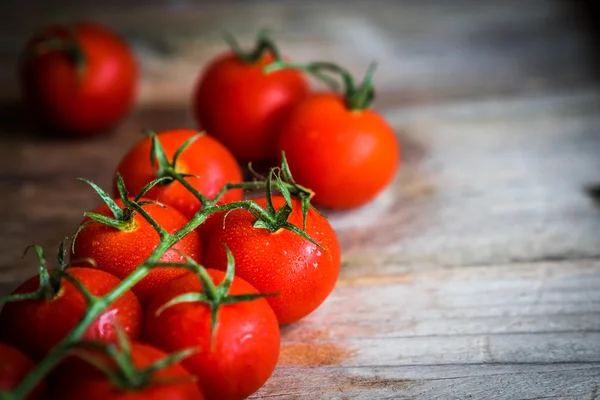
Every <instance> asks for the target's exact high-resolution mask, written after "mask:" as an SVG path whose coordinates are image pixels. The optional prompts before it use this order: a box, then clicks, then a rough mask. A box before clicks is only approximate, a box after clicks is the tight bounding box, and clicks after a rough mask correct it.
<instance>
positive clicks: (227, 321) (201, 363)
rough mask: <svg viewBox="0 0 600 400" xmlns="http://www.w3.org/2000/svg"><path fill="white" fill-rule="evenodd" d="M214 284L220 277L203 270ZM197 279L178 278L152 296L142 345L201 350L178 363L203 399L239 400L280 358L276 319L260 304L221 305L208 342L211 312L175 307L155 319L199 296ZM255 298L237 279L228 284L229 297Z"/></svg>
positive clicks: (196, 306)
mask: <svg viewBox="0 0 600 400" xmlns="http://www.w3.org/2000/svg"><path fill="white" fill-rule="evenodd" d="M208 273H209V275H210V277H211V279H212V280H213V282H214V283H215V284H218V283H220V282H221V281H222V280H223V278H224V276H225V274H224V273H223V272H221V271H215V270H208ZM201 291H202V286H201V285H200V281H199V279H198V277H197V276H196V275H194V274H192V273H189V274H186V275H184V276H182V277H179V278H177V279H175V280H173V281H171V282H169V283H168V284H166V285H164V286H163V287H162V288H160V290H158V291H157V292H156V294H155V295H154V297H153V298H152V300H151V301H150V304H149V305H148V309H147V311H146V326H145V339H146V340H147V341H148V342H150V343H152V344H154V345H156V346H158V347H160V348H162V349H164V350H166V351H175V350H180V349H184V348H187V347H191V346H200V349H201V350H200V352H199V353H196V354H194V355H192V356H191V357H189V358H186V359H185V360H183V365H184V366H185V367H186V368H187V369H188V370H189V371H190V372H192V373H193V374H195V375H197V377H198V384H199V385H200V388H201V389H202V391H203V392H204V395H205V396H206V398H207V399H214V400H235V399H244V398H246V397H248V396H249V395H251V394H252V393H254V392H255V391H257V390H258V389H259V388H260V387H261V386H262V385H263V384H264V383H265V382H266V381H267V379H269V377H270V376H271V374H272V373H273V370H274V369H275V366H276V364H277V359H278V358H279V346H280V337H279V326H278V324H277V318H276V317H275V314H274V313H273V310H272V309H271V307H269V304H268V303H267V301H266V300H265V299H264V298H259V299H256V300H252V301H243V302H239V303H234V304H226V305H222V306H220V308H219V311H218V314H217V325H216V331H215V335H214V339H213V342H211V321H212V319H211V310H210V307H209V306H208V305H207V304H205V303H203V302H189V303H179V304H176V305H173V306H172V307H170V308H166V309H165V310H164V311H163V312H162V313H161V314H159V315H158V316H157V315H156V311H157V309H158V308H159V307H160V306H162V305H163V304H165V303H166V302H168V301H169V300H171V299H173V298H174V297H176V296H178V295H181V294H184V293H189V292H201ZM246 293H257V292H256V289H254V288H253V287H252V286H251V285H250V284H249V283H247V282H245V281H244V280H242V279H241V278H239V277H235V278H234V279H233V284H232V285H231V287H230V290H229V294H231V295H238V294H246Z"/></svg>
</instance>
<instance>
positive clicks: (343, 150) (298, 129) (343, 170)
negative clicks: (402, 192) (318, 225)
mask: <svg viewBox="0 0 600 400" xmlns="http://www.w3.org/2000/svg"><path fill="white" fill-rule="evenodd" d="M277 143H278V149H279V151H281V150H283V151H285V156H286V158H287V161H288V164H289V166H290V170H291V171H292V173H293V174H294V179H295V180H296V181H297V182H298V183H299V184H300V185H303V186H306V187H309V188H310V189H311V190H313V191H314V192H315V197H314V199H313V202H314V203H315V204H319V205H322V206H325V207H330V208H351V207H356V206H359V205H362V204H365V203H366V202H368V201H370V200H372V199H373V198H374V197H375V196H376V195H377V194H379V193H380V192H381V191H382V190H383V189H384V188H385V187H386V186H387V185H388V184H389V183H390V182H391V180H392V178H393V177H394V174H395V172H396V170H397V167H398V162H399V158H400V150H399V145H398V141H397V139H396V136H395V134H394V131H393V129H392V128H391V127H390V126H389V125H388V124H387V123H386V121H385V120H384V119H383V118H382V117H381V116H380V115H379V114H377V113H376V112H375V111H373V110H370V109H364V110H359V111H349V110H348V109H347V108H346V106H345V104H344V101H343V99H342V97H340V96H338V95H335V94H315V95H312V96H311V97H309V98H307V99H306V100H305V101H303V102H302V103H301V104H300V105H299V106H298V107H297V108H296V109H295V110H294V111H293V112H292V113H291V115H290V116H289V118H287V119H286V121H285V122H284V123H283V124H282V126H281V129H280V130H279V137H278V142H277Z"/></svg>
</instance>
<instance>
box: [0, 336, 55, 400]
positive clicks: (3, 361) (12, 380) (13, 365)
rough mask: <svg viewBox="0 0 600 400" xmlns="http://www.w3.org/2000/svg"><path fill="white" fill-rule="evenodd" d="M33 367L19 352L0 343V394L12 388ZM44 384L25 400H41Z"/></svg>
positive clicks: (44, 388)
mask: <svg viewBox="0 0 600 400" xmlns="http://www.w3.org/2000/svg"><path fill="white" fill-rule="evenodd" d="M33 367H34V363H33V361H31V359H30V358H29V357H27V356H26V355H25V354H23V353H21V352H20V351H19V350H17V349H15V348H14V347H12V346H9V345H7V344H5V343H0V392H2V391H4V390H9V389H12V388H14V387H15V386H17V385H18V384H19V382H21V380H22V379H23V378H25V376H27V374H28V373H29V371H31V370H32V369H33ZM45 390H46V384H45V383H44V382H42V383H40V384H39V385H38V386H37V387H36V388H35V389H34V390H33V391H32V392H31V393H30V394H29V396H27V397H26V400H35V399H41V398H42V395H43V392H44V391H45Z"/></svg>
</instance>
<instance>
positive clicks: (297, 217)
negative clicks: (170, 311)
mask: <svg viewBox="0 0 600 400" xmlns="http://www.w3.org/2000/svg"><path fill="white" fill-rule="evenodd" d="M255 201H256V203H257V204H259V205H260V206H261V207H265V205H266V199H265V198H264V197H263V198H258V199H255ZM272 201H273V206H274V207H275V209H277V210H278V209H280V208H281V207H282V206H283V205H284V204H285V202H286V201H285V199H284V198H283V197H282V196H273V198H272ZM223 218H225V221H224V223H222V221H223ZM255 220H256V217H255V216H254V215H253V214H251V213H250V212H249V211H247V210H244V209H236V210H233V211H229V212H228V213H227V214H221V223H213V224H212V225H211V232H210V234H209V235H207V236H208V239H207V244H206V248H205V249H204V250H205V251H204V264H205V265H206V267H207V268H215V269H220V270H224V269H225V267H226V265H227V258H226V252H225V249H224V247H223V244H226V245H227V246H228V247H229V248H230V249H231V252H232V253H233V256H234V258H235V264H236V275H237V276H239V277H241V278H242V279H244V280H246V281H247V282H249V283H250V284H251V285H252V286H254V287H255V288H256V289H257V290H258V291H260V292H266V293H277V294H278V295H277V296H273V297H268V298H267V301H268V302H269V304H270V305H271V307H273V310H274V311H275V314H276V315H277V318H278V320H279V323H280V324H287V323H291V322H294V321H297V320H299V319H300V318H302V317H304V316H306V315H308V314H309V313H311V312H312V311H313V310H315V309H316V308H317V307H318V306H319V305H320V304H321V303H322V302H323V301H324V300H325V299H326V298H327V296H328V295H329V294H330V293H331V291H332V290H333V287H334V286H335V282H336V281H337V278H338V275H339V271H340V262H341V261H340V247H339V243H338V240H337V236H336V234H335V232H334V230H333V228H332V227H331V225H329V222H328V221H327V220H326V219H325V217H323V216H321V215H320V214H319V213H317V212H316V211H315V210H313V209H309V210H308V213H307V216H306V229H305V232H306V234H307V235H308V236H309V237H310V238H312V239H313V240H314V241H316V242H317V243H318V244H319V245H321V246H322V248H319V247H318V246H317V245H315V244H314V243H312V242H310V241H309V240H307V239H305V238H303V237H301V236H300V235H298V234H297V233H294V232H291V231H290V230H287V229H283V228H280V229H278V230H277V231H275V232H271V231H270V230H268V229H264V228H255V227H254V226H253V225H254V221H255ZM288 222H289V223H290V224H292V225H295V226H296V227H298V228H300V229H302V228H303V215H302V207H301V204H300V201H299V200H298V199H292V212H291V214H290V215H289V218H288Z"/></svg>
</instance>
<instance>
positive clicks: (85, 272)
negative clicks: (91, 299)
mask: <svg viewBox="0 0 600 400" xmlns="http://www.w3.org/2000/svg"><path fill="white" fill-rule="evenodd" d="M65 271H66V272H67V273H69V274H70V275H71V276H72V277H74V278H75V279H77V280H78V281H79V282H80V283H81V284H82V285H83V287H85V288H86V289H87V290H88V291H89V292H90V293H91V294H92V295H95V296H103V295H105V294H107V293H108V292H110V291H111V290H112V289H113V288H114V287H115V286H117V285H118V284H119V282H120V280H119V279H118V278H117V277H115V276H113V275H111V274H109V273H107V272H104V271H100V270H97V269H93V268H87V267H69V268H67V269H66V270H65ZM57 272H58V271H56V270H55V271H51V272H50V277H51V279H50V280H49V281H48V282H47V283H46V285H47V287H44V288H43V289H44V290H45V291H46V293H45V294H44V296H40V298H39V299H32V300H15V301H11V302H8V303H6V304H5V305H4V307H3V308H2V311H0V326H2V329H0V338H1V339H2V340H4V341H6V342H7V343H10V344H13V345H15V346H17V347H18V348H20V349H22V350H24V351H25V352H27V353H28V354H29V355H31V356H32V357H34V358H35V359H40V358H42V357H43V356H44V355H45V354H46V353H47V352H48V351H50V350H51V349H52V348H53V347H54V346H55V345H56V344H57V343H58V342H60V341H61V340H62V339H64V338H65V337H66V336H67V334H68V333H69V332H70V331H71V330H72V329H73V328H75V326H76V325H77V324H78V323H79V321H80V320H81V318H82V317H83V315H84V314H85V311H86V309H87V307H88V305H87V302H86V300H85V298H84V296H83V295H82V293H81V291H80V290H79V289H78V288H77V287H76V286H75V285H74V284H73V283H71V281H69V280H68V279H67V278H65V277H62V278H61V277H60V275H59V274H58V273H57ZM40 282H41V278H40V276H35V277H32V278H30V279H28V280H27V281H26V282H24V283H23V284H22V285H21V286H19V287H18V288H17V289H16V290H15V291H14V292H13V294H15V295H18V294H26V293H34V292H36V291H38V290H39V289H40ZM142 317H143V315H142V308H141V306H140V303H139V302H138V300H137V298H136V297H135V295H134V294H133V293H131V292H130V291H127V292H125V293H124V294H123V295H122V296H121V297H119V298H118V299H117V300H116V301H115V302H114V303H112V304H110V305H109V306H107V308H106V309H105V310H104V311H103V312H102V314H101V315H100V316H99V317H98V318H97V319H96V320H95V321H94V322H92V323H91V324H90V326H89V327H88V328H87V330H86V331H85V333H84V334H83V336H82V337H83V338H84V339H91V340H101V341H105V342H115V341H116V340H117V338H118V335H117V329H119V327H120V328H122V329H123V331H124V332H125V333H126V334H127V335H128V336H129V337H131V338H134V339H135V338H137V337H139V336H140V332H141V328H142V327H141V325H142Z"/></svg>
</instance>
